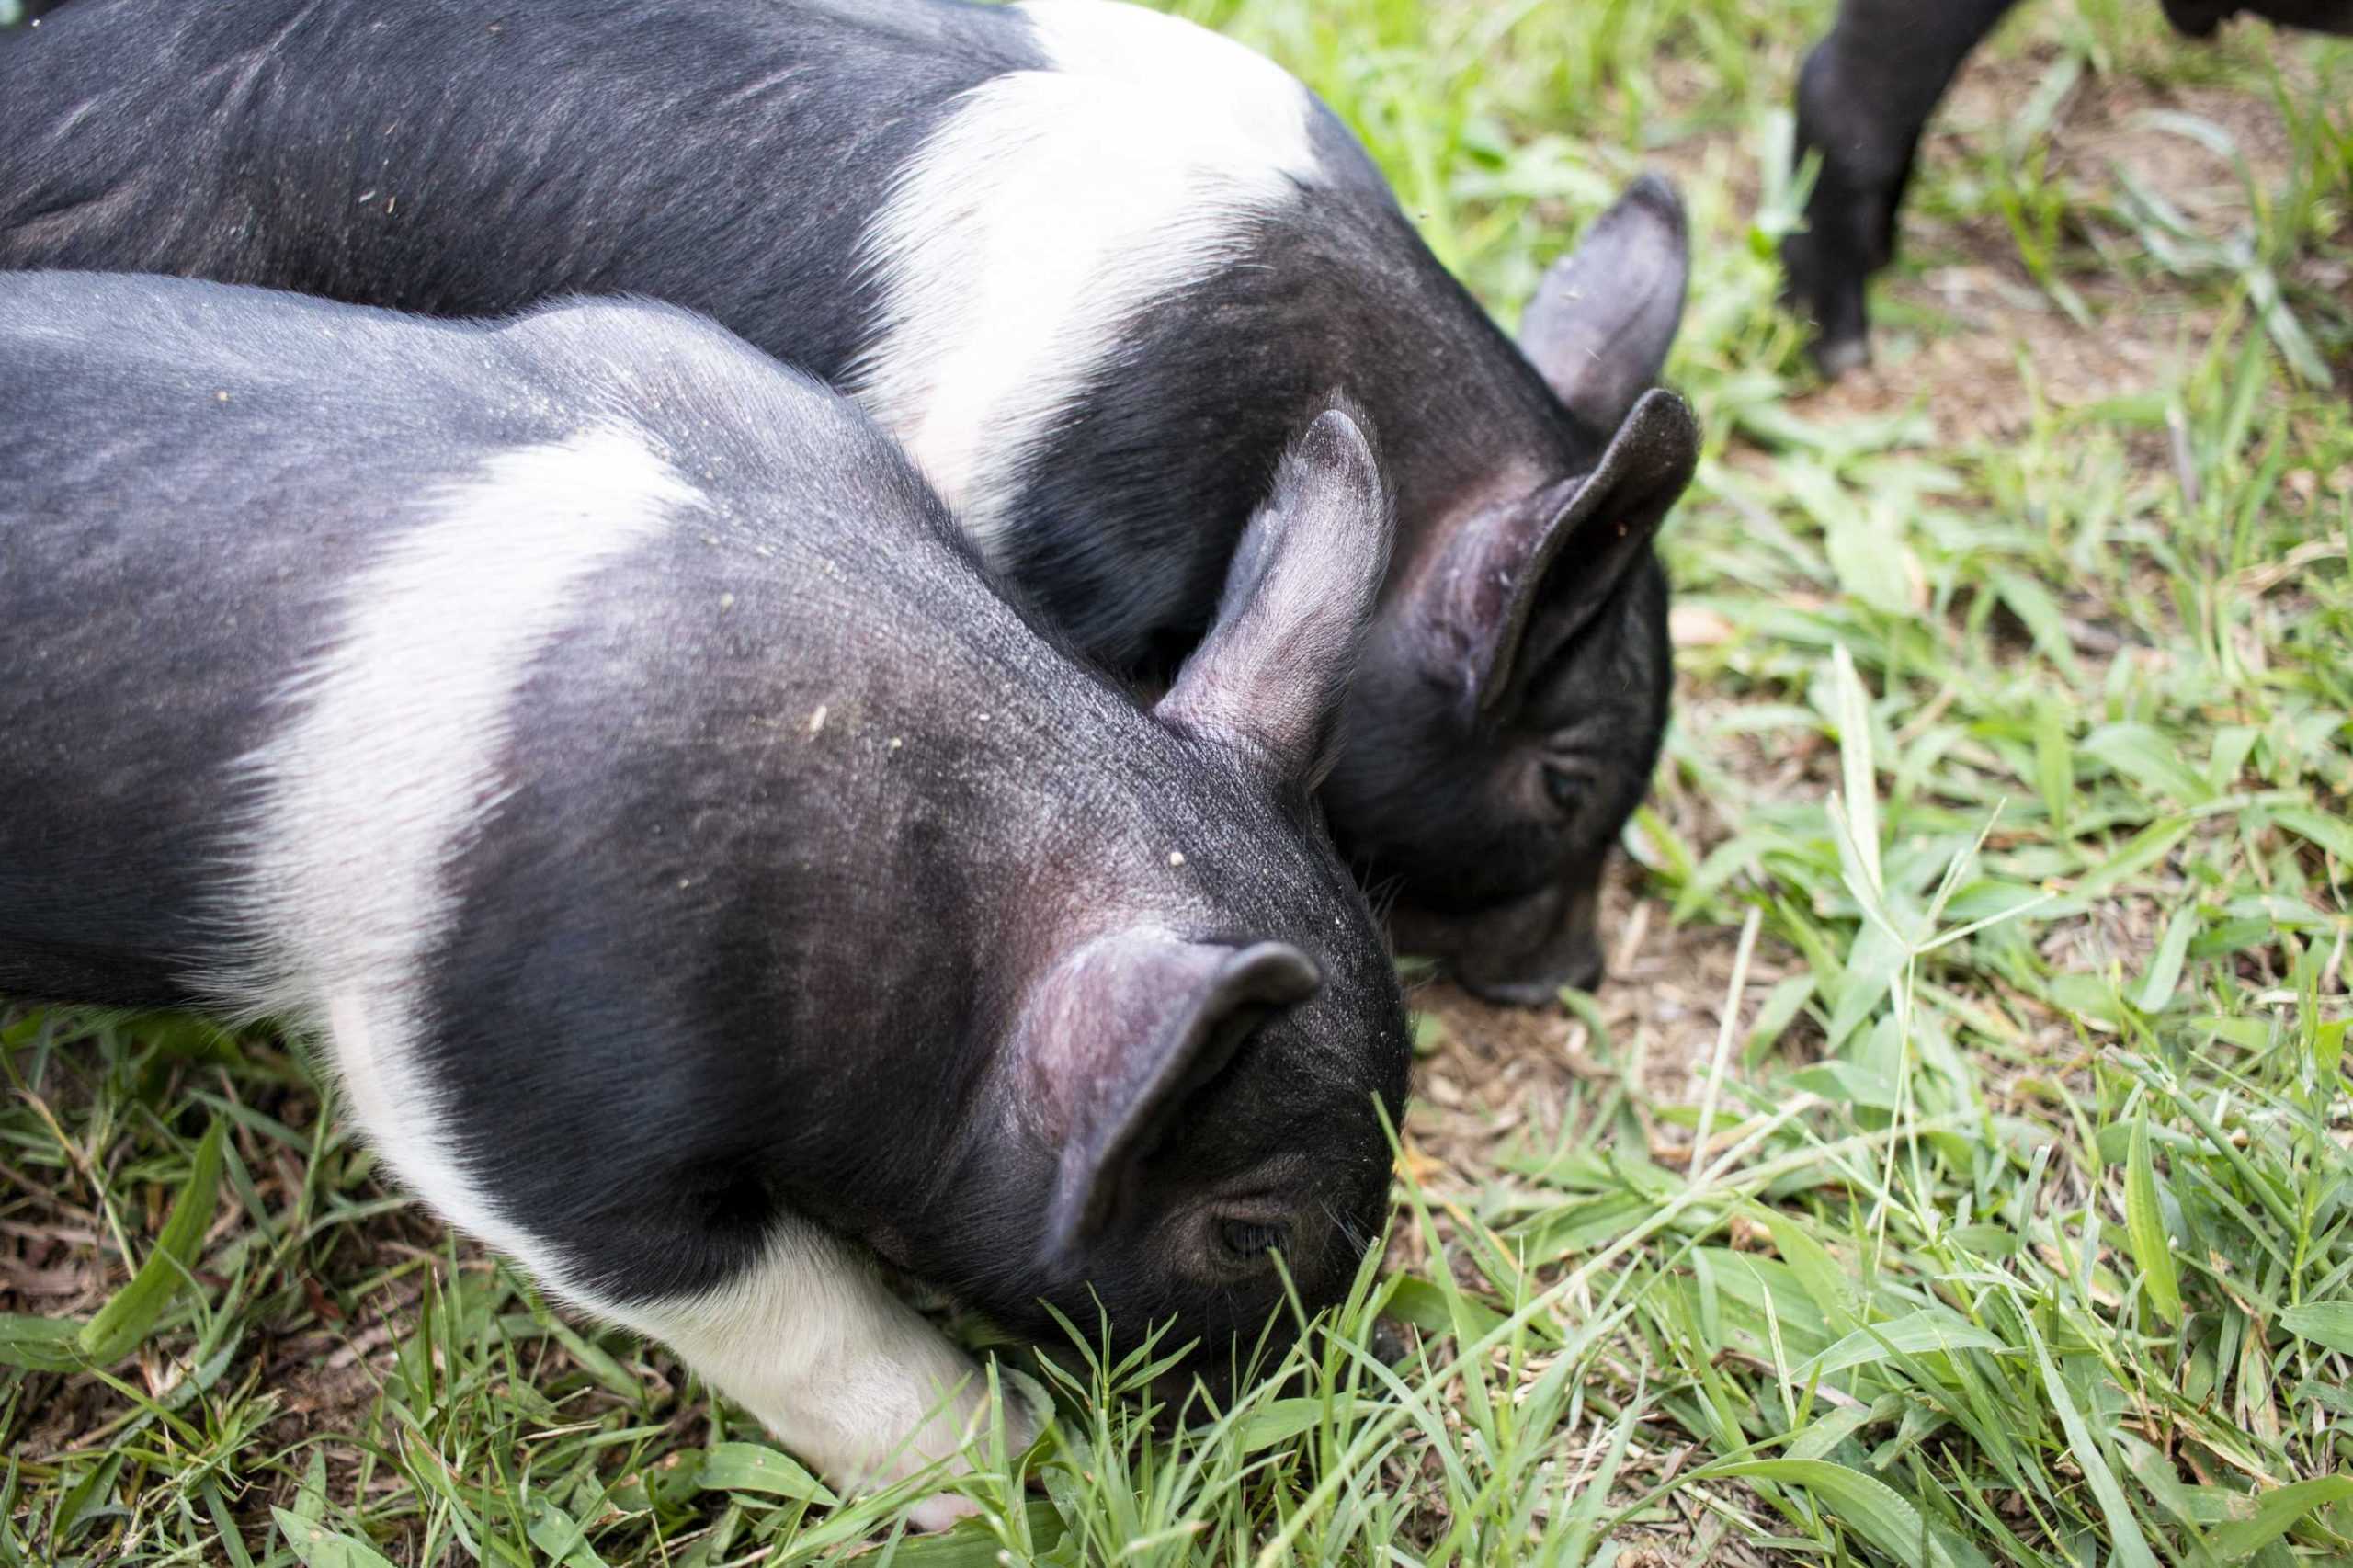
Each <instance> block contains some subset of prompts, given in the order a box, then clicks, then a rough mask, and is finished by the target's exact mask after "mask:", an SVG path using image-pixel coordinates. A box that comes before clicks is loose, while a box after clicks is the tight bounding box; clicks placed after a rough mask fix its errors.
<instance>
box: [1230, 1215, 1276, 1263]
mask: <svg viewBox="0 0 2353 1568" xmlns="http://www.w3.org/2000/svg"><path fill="white" fill-rule="evenodd" d="M1217 1239H1218V1241H1219V1242H1220V1244H1222V1245H1223V1246H1224V1248H1225V1250H1226V1251H1228V1252H1230V1253H1232V1254H1233V1256H1236V1257H1251V1258H1255V1257H1256V1256H1259V1255H1260V1254H1262V1253H1269V1252H1272V1251H1274V1250H1275V1249H1276V1248H1277V1247H1279V1246H1281V1245H1282V1244H1283V1241H1284V1233H1283V1227H1282V1226H1280V1225H1263V1224H1260V1223H1258V1222H1257V1221H1253V1220H1220V1221H1218V1222H1217Z"/></svg>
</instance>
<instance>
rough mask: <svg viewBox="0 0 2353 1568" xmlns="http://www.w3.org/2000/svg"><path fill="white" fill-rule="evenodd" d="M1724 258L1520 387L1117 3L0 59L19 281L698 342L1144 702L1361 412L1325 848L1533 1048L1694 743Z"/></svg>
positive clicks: (365, 32)
mask: <svg viewBox="0 0 2353 1568" xmlns="http://www.w3.org/2000/svg"><path fill="white" fill-rule="evenodd" d="M1684 252H1685V238H1684V232H1683V224H1682V215H1681V212H1680V210H1679V208H1678V206H1677V201H1676V199H1675V197H1674V195H1673V193H1672V192H1671V191H1670V190H1669V189H1668V188H1667V187H1665V185H1664V184H1661V183H1659V182H1656V181H1646V182H1644V183H1643V184H1642V185H1641V186H1639V187H1637V188H1636V189H1635V190H1634V191H1633V192H1631V194H1630V195H1629V196H1628V197H1627V199H1625V200H1624V201H1623V202H1621V203H1620V206H1619V207H1618V208H1617V209H1616V210H1613V212H1612V213H1611V214H1610V215H1609V216H1608V218H1606V219H1604V220H1603V221H1602V222H1601V224H1600V226H1599V227H1598V228H1597V231H1596V233H1595V234H1594V236H1593V237H1592V238H1591V239H1589V240H1588V241H1587V243H1586V246H1585V247H1584V248H1583V249H1582V250H1581V251H1580V252H1579V253H1578V255H1577V256H1575V257H1574V258H1572V259H1571V260H1568V261H1566V262H1563V264H1561V265H1560V266H1559V267H1556V268H1555V269H1554V270H1553V272H1552V274H1551V275H1550V276H1549V277H1547V278H1545V280H1544V282H1543V285H1542V287H1541V289H1540V290H1539V292H1538V295H1537V297H1536V300H1535V302H1534V303H1533V304H1532V305H1531V306H1530V307H1529V316H1528V320H1527V324H1526V327H1525V330H1524V331H1523V333H1522V335H1521V340H1520V342H1519V343H1518V344H1517V345H1516V344H1514V343H1513V342H1512V341H1511V340H1510V339H1508V338H1506V336H1505V335H1503V334H1502V333H1501V332H1499V331H1498V330H1497V329H1496V327H1495V324H1494V323H1493V322H1492V321H1491V320H1490V319H1489V318H1488V316H1487V315H1486V313H1485V312H1484V311H1483V310H1482V309H1481V307H1480V306H1479V305H1478V303H1477V302H1476V301H1473V300H1472V298H1471V297H1470V295H1469V294H1468V293H1466V292H1465V291H1464V290H1462V288H1461V286H1460V285H1459V284H1457V283H1456V282H1455V280H1454V279H1453V278H1450V277H1449V275H1448V274H1447V272H1446V270H1445V269H1444V268H1443V267H1440V266H1439V265H1438V261H1437V259H1436V258H1435V257H1433V256H1431V254H1430V252H1429V250H1428V249H1427V247H1426V246H1425V245H1424V244H1422V242H1421V240H1420V238H1419V237H1418V235H1417V234H1416V233H1415V229H1414V226H1413V224H1412V223H1411V222H1409V221H1408V220H1407V218H1406V217H1405V215H1404V213H1403V212H1402V211H1400V210H1399V209H1398V206H1397V203H1396V201H1395V199H1394V198H1393V197H1392V194H1391V192H1390V190H1389V187H1388V186H1387V184H1386V183H1385V182H1384V181H1383V180H1382V178H1381V176H1380V174H1379V172H1378V171H1377V170H1376V169H1375V168H1374V167H1373V165H1372V164H1371V162H1370V160H1369V159H1368V158H1367V157H1366V156H1365V154H1364V153H1363V151H1362V149H1361V148H1359V147H1358V144H1357V142H1356V141H1355V139H1354V138H1353V137H1352V136H1351V135H1350V134H1349V133H1348V131H1347V129H1346V128H1345V127H1344V126H1343V125H1342V124H1341V123H1340V121H1339V120H1338V119H1336V118H1335V117H1334V115H1333V114H1332V113H1331V111H1330V110H1329V109H1327V108H1324V106H1323V105H1322V104H1321V103H1319V102H1318V101H1317V100H1316V99H1315V97H1313V95H1312V94H1310V93H1309V92H1308V91H1307V89H1306V88H1305V87H1304V86H1302V85H1301V84H1300V83H1299V82H1298V81H1297V80H1296V79H1295V78H1293V77H1292V76H1290V75H1289V74H1286V73H1284V72H1282V71H1280V70H1279V69H1278V68H1276V67H1275V66H1274V65H1272V64H1271V63H1269V62H1267V61H1266V60H1264V59H1263V58H1261V57H1259V56H1257V55H1256V54H1254V53H1252V52H1250V51H1247V50H1245V49H1244V48H1241V47H1240V46H1238V45H1236V44H1233V43H1232V42H1230V41H1228V40H1224V39H1222V38H1219V37H1217V36H1216V35H1214V34H1212V33H1210V32H1207V31H1204V30H1202V29H1200V28H1195V27H1193V26H1190V25H1189V24H1187V23H1184V22H1181V21H1177V20H1176V19H1173V18H1171V17H1164V16H1160V15H1157V14H1155V13H1154V12H1151V11H1147V10H1145V9H1143V8H1142V7H1140V6H1128V5H1118V4H1111V3H1109V0H1028V3H1026V4H1021V5H1014V6H970V5H964V4H961V3H953V0H857V3H854V4H851V3H844V0H763V3H761V4H757V5H746V4H744V3H743V0H663V3H662V4H660V5H648V4H645V3H643V0H504V3H502V4H500V5H498V6H492V7H483V6H475V5H465V4H450V3H445V0H236V3H235V4H233V5H188V4H187V3H186V0H75V3H74V5H71V6H67V7H66V8H65V9H63V11H61V12H59V13H58V14H57V15H56V16H54V17H51V18H50V19H49V21H48V22H47V23H45V24H44V25H43V26H42V27H41V28H40V30H39V33H38V35H37V36H35V37H33V38H31V39H29V40H26V42H25V44H24V46H23V47H21V48H17V49H14V50H11V51H6V53H5V54H0V266H13V267H95V268H101V269H125V268H136V269H140V270H148V271H160V272H175V273H183V274H189V275H194V276H200V277H208V278H220V279H222V280H226V281H231V282H246V283H267V284H275V285H278V286H281V287H286V288H292V289H299V290H303V291H305V292H308V293H315V294H324V295H328V296H331V297H334V298H337V299H345V300H353V301H360V302H363V303H372V304H384V305H395V306H399V307H401V308H404V309H407V310H414V311H420V312H426V313H430V314H438V315H470V314H482V313H489V312H503V311H509V310H513V309H517V308H518V307H521V306H524V305H527V304H529V303H530V302H532V301H538V300H542V299H545V298H547V297H548V296H550V295H551V294H554V293H559V292H564V291H582V292H594V293H614V292H628V293H636V294H644V295H648V296H652V297H654V298H657V299H664V300H669V301H674V302H676V303H679V304H684V305H688V306H691V307H693V308H694V309H697V310H699V311H702V312H706V313H708V314H710V315H711V316H713V317H714V318H716V319H717V320H719V321H720V322H722V324H725V325H727V326H729V327H731V328H733V330H734V331H736V332H738V333H740V334H742V335H744V336H745V338H747V339H749V340H750V341H751V342H753V343H755V344H756V345H758V346H759V347H763V348H766V349H767V350H768V351H769V352H771V353H773V354H776V355H778V356H779V358H784V359H787V360H789V361H790V362H792V363H794V364H798V365H801V366H803V367H806V368H807V369H811V370H813V372H815V373H816V374H819V375H821V376H824V378H826V379H827V380H828V381H834V382H835V383H836V384H837V385H840V386H843V387H844V388H846V389H847V390H848V391H850V392H852V393H853V394H854V395H856V396H857V397H858V399H859V400H860V401H861V402H863V403H865V405H866V406H867V407H868V408H869V410H870V412H872V413H873V414H874V415H876V416H877V417H878V418H880V419H881V421H882V423H883V425H884V426H885V427H886V428H888V429H889V430H891V431H892V433H893V434H894V435H896V436H897V437H899V438H900V439H901V440H902V441H903V442H904V443H905V444H906V446H907V447H908V449H909V450H910V451H911V452H912V453H913V455H914V456H915V459H916V460H917V462H918V463H919V464H920V465H921V467H922V468H923V470H924V472H925V473H926V476H927V477H928V478H929V479H930V480H931V481H932V483H934V484H935V485H936V486H938V489H939V491H940V493H941V494H943V495H944V496H945V497H946V499H947V500H948V501H949V504H950V505H951V506H954V507H955V508H956V509H957V512H958V514H959V516H960V517H961V521H962V523H963V525H964V527H965V528H966V529H967V530H968V531H969V532H970V534H971V535H972V539H973V540H974V541H975V543H976V544H977V545H978V546H979V548H980V550H981V551H982V552H983V555H985V556H986V557H987V559H988V560H989V561H990V562H991V563H992V564H993V565H995V567H997V568H998V569H1000V570H1001V571H1002V572H1004V573H1005V574H1006V575H1008V576H1009V577H1010V578H1012V579H1013V580H1015V581H1017V583H1019V585H1021V587H1022V588H1023V590H1024V591H1025V592H1026V593H1027V595H1028V596H1029V597H1030V598H1031V600H1032V601H1033V602H1035V603H1036V604H1037V605H1039V606H1040V608H1042V609H1043V610H1044V611H1045V612H1046V613H1047V614H1048V615H1049V616H1050V617H1051V619H1053V620H1054V621H1055V622H1057V623H1058V624H1059V625H1060V626H1061V627H1063V629H1064V631H1065V633H1066V634H1067V635H1068V636H1070V637H1071V638H1072V639H1073V640H1074V642H1075V643H1076V644H1077V645H1078V646H1079V648H1080V649H1081V650H1082V651H1083V652H1084V653H1086V654H1088V655H1089V656H1091V657H1093V658H1096V659H1097V660H1100V661H1103V662H1105V663H1107V664H1108V665H1113V666H1115V667H1118V668H1120V669H1123V670H1127V671H1131V672H1141V673H1150V674H1158V673H1163V672H1165V670H1167V669H1168V668H1170V667H1173V665H1174V663H1175V660H1176V657H1177V656H1179V655H1180V654H1181V653H1182V652H1183V651H1184V650H1185V649H1187V648H1188V647H1190V646H1191V645H1192V644H1193V643H1194V642H1196V641H1197V640H1198V639H1199V636H1200V635H1201V633H1202V631H1204V630H1205V629H1206V628H1207V627H1208V626H1209V625H1210V624H1211V620H1212V619H1213V617H1214V614H1215V610H1216V606H1217V602H1218V596H1219V592H1220V585H1222V583H1223V582H1224V581H1225V577H1226V572H1227V564H1228V562H1229V561H1230V560H1231V558H1232V556H1233V551H1234V547H1235V541H1236V540H1238V539H1239V538H1240V537H1241V536H1242V533H1243V529H1244V526H1245V523H1246V522H1247V520H1248V518H1249V517H1250V515H1251V511H1252V508H1253V507H1254V506H1256V503H1257V500H1258V498H1259V496H1260V494H1261V493H1262V492H1263V490H1264V487H1265V484H1266V481H1267V476H1268V475H1270V474H1271V473H1272V472H1273V471H1274V466H1275V462H1276V460H1277V459H1278V458H1279V455H1280V454H1281V452H1282V450H1283V448H1284V445H1285V444H1286V443H1287V442H1288V441H1289V440H1290V437H1291V436H1292V435H1293V434H1295V433H1296V432H1297V430H1298V429H1299V428H1300V426H1302V425H1303V424H1304V423H1305V422H1306V420H1307V419H1308V418H1310V417H1312V416H1313V414H1314V413H1315V412H1316V410H1317V409H1318V408H1319V407H1320V406H1321V400H1322V399H1323V398H1324V396H1325V394H1326V392H1327V391H1328V390H1329V389H1331V388H1334V387H1338V388H1343V389H1346V390H1347V392H1348V393H1349V394H1350V395H1351V396H1353V397H1355V398H1357V399H1358V400H1359V401H1360V402H1361V403H1363V404H1364V405H1365V406H1366V408H1367V409H1368V410H1369V411H1370V415H1372V420H1373V423H1374V425H1375V426H1376V427H1377V428H1378V429H1379V431H1380V434H1381V443H1382V451H1383V458H1384V461H1385V464H1386V467H1387V469H1388V472H1389V473H1390V476H1391V478H1392V482H1393V483H1394V486H1395V490H1396V495H1397V517H1398V547H1397V552H1396V559H1395V562H1394V565H1393V567H1392V571H1391V574H1390V578H1389V582H1388V585H1387V588H1386V591H1385V593H1384V594H1383V596H1382V598H1381V607H1380V610H1379V613H1378V616H1377V619H1376V624H1375V626H1374V629H1373V631H1372V634H1371V636H1370V639H1369V641H1368V643H1367V647H1366V651H1365V678H1364V679H1363V680H1362V681H1361V682H1360V683H1359V687H1358V696H1357V697H1356V698H1355V699H1353V701H1352V706H1351V710H1350V712H1349V714H1348V716H1347V723H1346V724H1345V725H1344V726H1343V732H1342V743H1341V752H1340V755H1339V757H1338V759H1337V764H1336V769H1335V771H1334V773H1333V775H1332V778H1331V781H1330V784H1329V786H1328V788H1327V789H1326V790H1325V792H1324V802H1325V805H1326V807H1327V809H1328V810H1329V812H1330V815H1331V821H1332V825H1333V829H1334V832H1335V834H1336V835H1337V837H1338V838H1339V840H1340V843H1341V846H1342V848H1343V849H1344V851H1346V852H1347V855H1348V856H1349V857H1350V858H1352V860H1354V861H1355V862H1356V864H1357V865H1358V869H1359V870H1360V871H1361V873H1362V874H1363V875H1364V876H1365V877H1366V878H1368V879H1370V880H1372V881H1377V882H1378V883H1379V884H1380V885H1381V887H1382V888H1383V889H1384V891H1386V892H1391V893H1392V894H1393V895H1394V896H1395V900H1396V903H1395V907H1396V911H1397V915H1396V923H1397V928H1398V931H1399V934H1400V936H1401V937H1403V938H1404V939H1405V940H1406V941H1407V942H1408V943H1409V944H1410V945H1411V946H1413V947H1415V949H1419V950H1422V951H1425V952H1430V953H1433V954H1434V955H1436V956H1439V957H1445V958H1450V959H1451V960H1454V962H1455V966H1456V968H1457V971H1458V972H1459V973H1460V975H1461V978H1462V979H1464V980H1465V981H1466V982H1468V983H1471V984H1472V985H1473V986H1475V987H1477V988H1479V989H1481V990H1483V991H1485V992H1487V993H1489V994H1493V995H1497V996H1502V997H1508V998H1514V999H1522V1000H1527V999H1540V998H1544V997H1549V996H1550V995H1552V993H1553V991H1554V989H1555V988H1556V987H1557V986H1558V984H1559V983H1561V982H1563V981H1575V982H1578V983H1588V984H1589V983H1592V982H1593V980H1594V979H1595V978H1596V977H1597V974H1598V972H1599V969H1600V949H1599V946H1598V944H1597V940H1596V933H1595V930H1594V913H1595V909H1594V894H1595V892H1596V891H1597V886H1598V882H1599V879H1600V875H1601V871H1602V868H1603V864H1604V860H1605V858H1606V856H1607V855H1608V850H1609V847H1610V846H1611V845H1612V844H1613V843H1614V842H1615V840H1616V838H1617V835H1618V833H1619V830H1620V827H1621V826H1622V825H1623V824H1624V823H1625V821H1626V819H1627V817H1628V815H1629V814H1630V813H1631V812H1632V810H1633V808H1634V806H1635V804H1636V802H1637V801H1639V800H1640V799H1641V797H1642V794H1643V790H1644V789H1645V788H1646V786H1647V784H1648V781H1649V778H1650V773H1651V769H1652V767H1653V764H1654V759H1655V757H1656V756H1657V752H1658V746H1659V742H1660V738H1661V735H1662V733H1663V731H1664V726H1665V716H1666V701H1667V691H1668V683H1669V676H1670V671H1669V668H1668V655H1667V646H1666V636H1665V624H1666V585H1665V578H1664V577H1663V575H1662V574H1661V573H1660V571H1659V568H1658V565H1657V562H1656V561H1655V559H1654V556H1653V553H1652V551H1651V540H1652V536H1653V534H1654V531H1655V530H1656V528H1658V526H1659V523H1660V521H1661V519H1662V518H1663V517H1665V513H1666V511H1667V508H1668V506H1670V505H1671V504H1672V503H1673V501H1674V500H1675V498H1676V496H1677V494H1678V493H1679V492H1680V491H1681V490H1682V488H1683V487H1684V485H1685V483H1687V482H1688V479H1689V477H1690V474H1691V472H1692V467H1693V462H1694V458H1695V448H1696V444H1697V434H1696V429H1695V426H1694V425H1693V422H1692V420H1691V417H1690V415H1689V414H1688V411H1687V410H1686V409H1685V407H1684V405H1683V404H1682V403H1680V402H1678V401H1677V400H1676V399H1675V398H1673V397H1672V396H1671V395H1669V394H1666V393H1664V392H1655V393H1651V394H1650V395H1647V396H1645V395H1644V394H1645V391H1646V389H1648V388H1649V387H1650V385H1651V382H1652V381H1653V380H1654V378H1655V376H1656V375H1657V373H1658V369H1659V367H1660V364H1661V362H1662V360H1663V359H1664V358H1665V354H1666V351H1667V347H1668V344H1669V342H1670V340H1671V339H1672V337H1673V335H1674V333H1675V330H1676V326H1677V321H1678V319H1679V317H1680V314H1681V311H1682V305H1683V291H1684V278H1685V269H1686V257H1685V254H1684Z"/></svg>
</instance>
